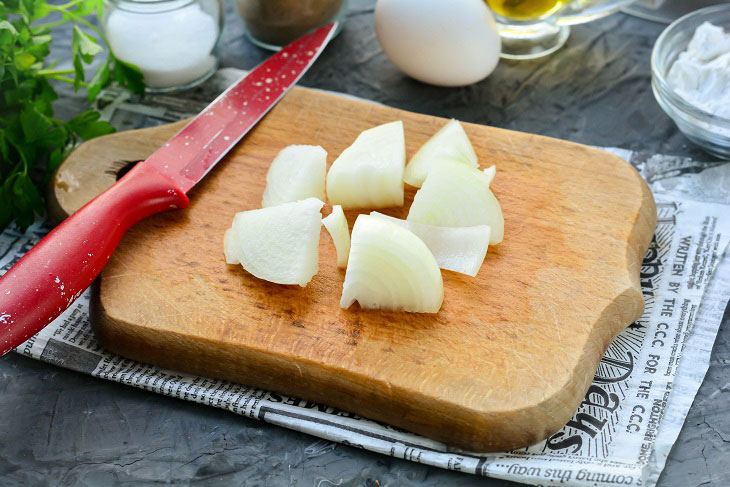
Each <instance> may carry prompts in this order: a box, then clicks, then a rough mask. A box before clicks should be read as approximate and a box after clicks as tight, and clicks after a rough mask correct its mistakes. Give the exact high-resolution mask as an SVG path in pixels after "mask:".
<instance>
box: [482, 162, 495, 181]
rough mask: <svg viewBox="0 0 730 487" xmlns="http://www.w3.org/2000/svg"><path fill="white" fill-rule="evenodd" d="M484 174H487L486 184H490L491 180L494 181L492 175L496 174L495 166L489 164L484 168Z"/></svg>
mask: <svg viewBox="0 0 730 487" xmlns="http://www.w3.org/2000/svg"><path fill="white" fill-rule="evenodd" d="M484 174H486V175H487V179H488V181H487V185H490V184H492V181H494V176H496V175H497V168H496V167H494V166H489V167H488V168H486V169H485V170H484Z"/></svg>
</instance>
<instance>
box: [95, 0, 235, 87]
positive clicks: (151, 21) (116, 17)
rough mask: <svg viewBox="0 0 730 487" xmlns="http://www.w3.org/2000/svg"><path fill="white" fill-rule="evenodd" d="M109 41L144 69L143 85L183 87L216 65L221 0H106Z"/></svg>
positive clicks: (120, 55) (202, 77)
mask: <svg viewBox="0 0 730 487" xmlns="http://www.w3.org/2000/svg"><path fill="white" fill-rule="evenodd" d="M102 25H103V28H104V32H105V34H106V36H107V39H108V40H109V46H110V47H111V49H112V51H114V54H115V55H116V56H117V57H118V58H119V59H121V60H123V61H126V62H128V63H132V64H135V65H136V66H137V67H139V68H140V70H142V74H144V78H145V84H146V85H147V90H148V91H151V92H164V91H172V90H178V89H184V88H189V87H191V86H194V85H196V84H198V83H200V82H202V81H204V80H205V79H206V78H208V77H209V76H210V75H211V74H213V72H215V70H216V68H217V67H218V56H217V51H218V47H219V42H220V36H221V30H222V27H223V3H222V0H107V1H106V9H105V12H104V17H103V19H102Z"/></svg>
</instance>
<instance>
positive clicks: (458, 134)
mask: <svg viewBox="0 0 730 487" xmlns="http://www.w3.org/2000/svg"><path fill="white" fill-rule="evenodd" d="M438 161H450V162H458V163H461V164H465V165H467V166H471V167H478V166H479V164H478V163H477V155H476V153H475V152H474V148H473V147H472V145H471V142H470V141H469V137H468V136H467V135H466V132H464V127H462V126H461V124H460V123H459V121H458V120H454V119H451V120H450V121H449V122H448V123H447V124H446V125H444V126H443V127H441V130H439V131H438V132H436V133H435V134H434V135H433V136H432V137H431V138H430V139H428V140H427V141H426V143H425V144H423V145H422V146H421V148H420V149H419V150H418V152H416V153H415V155H414V156H413V157H411V160H410V162H409V163H408V166H406V170H405V173H404V175H403V180H404V181H405V182H406V184H409V185H411V186H416V187H417V188H420V187H421V185H422V184H423V181H425V180H426V176H427V175H428V172H429V171H430V170H431V167H432V166H433V164H435V163H437V162H438Z"/></svg>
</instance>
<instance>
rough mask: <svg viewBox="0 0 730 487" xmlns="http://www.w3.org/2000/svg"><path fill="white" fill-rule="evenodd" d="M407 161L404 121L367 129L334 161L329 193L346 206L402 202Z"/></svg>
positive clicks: (369, 206)
mask: <svg viewBox="0 0 730 487" xmlns="http://www.w3.org/2000/svg"><path fill="white" fill-rule="evenodd" d="M405 162H406V145H405V135H404V133H403V122H401V121H400V120H399V121H397V122H390V123H386V124H383V125H379V126H377V127H373V128H371V129H368V130H366V131H364V132H362V133H361V134H360V135H359V136H358V137H357V139H356V140H355V142H354V143H353V144H352V145H351V146H350V147H348V148H347V149H345V150H344V151H343V152H342V154H341V155H340V157H338V158H337V159H336V160H335V162H334V163H333V164H332V167H331V168H330V171H329V173H328V174H327V197H328V198H329V201H330V203H331V204H333V205H342V207H343V208H386V207H389V206H403V168H404V166H405Z"/></svg>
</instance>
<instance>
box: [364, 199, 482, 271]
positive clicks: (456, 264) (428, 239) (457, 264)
mask: <svg viewBox="0 0 730 487" xmlns="http://www.w3.org/2000/svg"><path fill="white" fill-rule="evenodd" d="M370 216H374V217H376V218H381V219H383V220H386V221H389V222H393V223H395V224H396V225H399V226H400V227H402V228H405V229H407V230H410V231H411V232H412V233H413V234H415V235H416V236H417V237H418V238H420V239H421V240H423V243H425V244H426V247H428V249H429V250H430V251H431V253H432V254H433V256H434V258H435V259H436V263H437V264H438V266H439V267H440V268H442V269H445V270H447V271H454V272H460V273H462V274H466V275H469V276H472V277H474V276H476V275H477V273H478V272H479V268H480V267H481V266H482V262H484V257H486V255H487V247H488V246H489V233H490V230H489V226H488V225H478V226H475V227H436V226H433V225H424V224H422V223H416V222H409V221H408V220H401V219H399V218H394V217H392V216H388V215H383V214H382V213H378V212H377V211H373V212H371V213H370Z"/></svg>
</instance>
